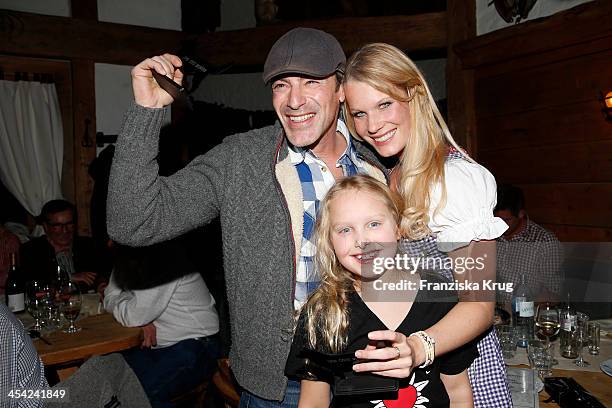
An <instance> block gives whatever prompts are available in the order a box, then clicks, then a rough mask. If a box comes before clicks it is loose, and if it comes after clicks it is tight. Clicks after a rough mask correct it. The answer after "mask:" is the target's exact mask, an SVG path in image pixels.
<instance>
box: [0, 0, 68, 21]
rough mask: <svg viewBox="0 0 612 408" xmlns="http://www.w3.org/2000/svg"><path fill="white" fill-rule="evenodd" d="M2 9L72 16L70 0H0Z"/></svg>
mask: <svg viewBox="0 0 612 408" xmlns="http://www.w3.org/2000/svg"><path fill="white" fill-rule="evenodd" d="M76 1H78V0H76ZM0 9H7V10H15V11H23V12H26V13H35V14H46V15H51V16H62V17H70V0H0Z"/></svg>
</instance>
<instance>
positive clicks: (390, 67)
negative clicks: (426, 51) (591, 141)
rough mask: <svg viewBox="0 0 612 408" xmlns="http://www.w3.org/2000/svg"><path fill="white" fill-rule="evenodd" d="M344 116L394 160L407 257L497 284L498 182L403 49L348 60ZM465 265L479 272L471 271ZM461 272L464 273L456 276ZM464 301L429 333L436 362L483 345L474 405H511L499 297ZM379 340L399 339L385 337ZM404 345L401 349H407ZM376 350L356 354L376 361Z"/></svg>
mask: <svg viewBox="0 0 612 408" xmlns="http://www.w3.org/2000/svg"><path fill="white" fill-rule="evenodd" d="M344 91H345V95H346V103H345V106H344V113H345V117H346V121H347V125H348V127H349V129H350V130H351V132H352V134H353V135H355V136H356V137H358V138H361V139H362V140H364V141H365V142H367V143H369V144H370V145H372V146H373V147H374V148H375V149H376V151H377V152H378V154H380V155H381V156H383V157H392V158H395V159H396V164H395V166H394V167H393V168H392V169H391V170H390V173H389V183H390V186H391V188H392V189H393V190H395V191H397V192H398V193H399V195H400V196H401V198H402V201H403V207H404V210H403V212H402V220H401V226H402V231H403V232H404V238H405V240H404V241H403V242H402V248H403V250H404V251H405V252H407V253H408V254H410V255H417V256H421V257H422V258H426V259H428V260H431V259H432V258H433V259H438V260H440V261H449V262H441V263H443V264H444V265H450V264H452V265H453V266H455V268H454V269H455V270H454V276H453V274H452V272H451V270H450V269H449V270H448V271H447V278H449V279H451V280H452V279H456V280H459V281H461V282H464V281H468V282H480V283H482V281H484V280H487V279H493V280H494V279H495V241H494V240H495V238H497V237H498V236H500V235H502V233H503V232H504V231H505V230H506V228H507V226H506V224H505V223H504V222H503V221H502V220H501V219H499V218H495V217H493V208H494V206H495V202H496V185H495V180H494V178H493V176H492V175H491V174H490V173H489V172H488V171H487V170H486V169H485V168H484V167H482V166H480V165H479V164H477V163H476V162H474V160H472V159H471V158H470V157H469V156H467V154H465V153H464V152H463V151H462V150H461V149H460V148H459V146H457V144H456V142H455V141H454V140H453V138H452V136H451V135H450V132H449V130H448V127H447V126H446V124H445V122H444V119H443V118H442V116H441V115H440V112H439V111H438V109H437V107H436V104H435V102H434V100H433V97H432V95H431V92H430V91H429V89H428V86H427V83H426V82H425V79H424V78H423V75H422V74H421V73H420V71H419V70H418V68H417V67H416V66H415V64H414V63H413V62H412V61H411V60H410V59H409V58H408V57H407V56H406V55H405V54H404V53H403V52H401V51H400V50H398V49H397V48H395V47H393V46H391V45H388V44H382V43H376V44H368V45H366V46H364V47H362V48H361V49H360V50H358V51H356V52H355V53H354V54H353V55H352V56H351V58H350V59H349V61H348V62H347V67H346V73H345V77H344ZM466 259H474V260H476V261H480V264H478V265H479V266H482V268H476V269H474V268H472V269H470V268H465V266H464V265H463V262H465V260H466ZM459 272H461V273H459ZM461 298H462V300H463V299H465V300H471V301H464V302H459V303H458V304H457V305H456V306H455V307H454V308H453V309H452V310H451V311H450V312H449V313H448V314H447V315H446V316H445V317H444V319H442V320H441V321H440V322H438V323H436V324H434V325H433V326H431V327H429V328H427V329H426V330H425V332H426V333H427V334H428V335H429V336H430V337H431V338H433V339H434V340H435V358H438V357H439V356H441V355H444V354H445V353H447V352H449V351H451V350H454V349H456V348H458V347H461V346H462V345H464V344H466V343H467V342H468V341H470V340H473V339H477V340H478V341H479V342H478V350H479V353H480V357H479V358H478V359H476V360H475V361H474V363H473V364H472V366H471V367H470V369H469V370H468V372H469V375H470V382H471V385H472V391H473V394H474V404H475V406H476V407H486V408H489V407H508V406H512V400H511V397H510V393H509V391H508V385H507V380H506V375H505V366H504V363H503V357H502V355H501V350H500V347H499V343H498V341H497V338H496V336H495V334H494V332H493V331H492V329H491V325H492V320H493V309H494V299H495V298H494V291H492V292H491V293H483V292H478V293H475V292H469V291H463V292H461ZM375 336H381V337H384V336H387V337H392V336H395V339H396V341H398V342H399V343H401V340H404V339H403V338H402V337H401V336H399V335H397V334H393V333H379V334H375ZM415 344H416V347H412V348H411V352H410V353H408V352H407V353H406V354H410V356H411V357H412V359H413V362H412V364H413V366H417V365H419V364H421V363H422V362H423V360H424V358H423V351H422V350H420V349H419V344H418V343H412V344H409V345H413V346H414V345H415ZM400 348H401V347H400ZM373 353H374V352H373V351H363V352H361V353H360V355H359V356H358V357H360V358H365V359H370V358H375V355H374V354H373ZM385 364H388V362H375V363H367V364H361V365H358V366H356V369H357V370H363V371H376V370H381V369H382V370H384V369H387V367H386V366H385Z"/></svg>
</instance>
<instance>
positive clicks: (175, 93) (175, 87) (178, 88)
mask: <svg viewBox="0 0 612 408" xmlns="http://www.w3.org/2000/svg"><path fill="white" fill-rule="evenodd" d="M151 72H152V73H153V78H154V79H155V81H156V82H157V84H158V85H159V86H160V87H161V89H163V90H164V91H166V92H168V93H169V94H170V96H171V97H172V98H174V100H176V99H178V98H180V97H181V96H183V95H184V94H185V88H184V87H183V86H182V85H179V84H177V83H176V82H174V81H173V80H171V79H170V78H168V77H167V76H165V75H162V74H160V73H159V72H157V71H155V70H154V69H152V70H151Z"/></svg>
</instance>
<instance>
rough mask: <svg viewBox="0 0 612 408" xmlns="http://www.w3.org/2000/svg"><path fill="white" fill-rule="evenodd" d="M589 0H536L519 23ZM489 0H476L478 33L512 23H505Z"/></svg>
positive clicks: (484, 32) (487, 31)
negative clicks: (527, 14) (524, 18)
mask: <svg viewBox="0 0 612 408" xmlns="http://www.w3.org/2000/svg"><path fill="white" fill-rule="evenodd" d="M589 1H592V0H538V2H537V3H536V4H535V5H534V6H533V9H531V11H530V12H529V17H528V18H527V19H526V20H521V23H522V22H523V21H528V20H533V19H536V18H540V17H547V16H550V15H552V14H555V13H557V12H559V11H563V10H567V9H569V8H572V7H574V6H577V5H579V4H582V3H586V2H589ZM489 2H490V0H476V27H477V28H476V29H477V32H478V35H482V34H486V33H489V32H491V31H495V30H499V29H500V28H504V27H508V26H511V25H513V24H508V23H506V22H505V21H504V19H503V18H501V17H500V15H499V14H498V13H497V10H496V9H495V5H493V4H491V5H490V6H488V4H489ZM519 24H520V23H519Z"/></svg>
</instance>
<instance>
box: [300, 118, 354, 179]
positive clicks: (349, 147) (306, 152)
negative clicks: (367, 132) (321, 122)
mask: <svg viewBox="0 0 612 408" xmlns="http://www.w3.org/2000/svg"><path fill="white" fill-rule="evenodd" d="M336 131H337V132H339V133H340V134H341V135H342V136H343V137H344V139H345V140H346V149H345V150H344V153H342V155H341V156H340V158H339V159H338V161H337V162H336V166H337V167H340V166H344V167H345V166H350V165H353V166H357V167H363V165H362V164H361V158H360V156H359V153H358V152H357V149H356V148H355V145H354V144H353V138H352V137H351V133H350V132H349V130H348V127H347V126H346V124H345V123H344V122H343V121H342V120H340V119H338V124H337V125H336ZM289 160H291V164H293V165H294V166H297V165H298V164H300V163H302V162H304V161H305V160H306V161H308V162H310V163H312V162H313V161H321V159H319V158H318V157H317V155H316V154H314V153H313V152H312V150H310V149H308V148H304V147H297V146H292V145H289ZM307 164H308V163H307Z"/></svg>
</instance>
